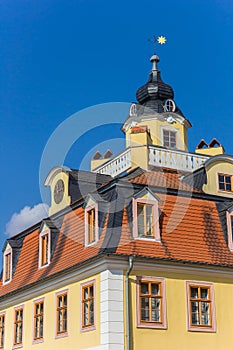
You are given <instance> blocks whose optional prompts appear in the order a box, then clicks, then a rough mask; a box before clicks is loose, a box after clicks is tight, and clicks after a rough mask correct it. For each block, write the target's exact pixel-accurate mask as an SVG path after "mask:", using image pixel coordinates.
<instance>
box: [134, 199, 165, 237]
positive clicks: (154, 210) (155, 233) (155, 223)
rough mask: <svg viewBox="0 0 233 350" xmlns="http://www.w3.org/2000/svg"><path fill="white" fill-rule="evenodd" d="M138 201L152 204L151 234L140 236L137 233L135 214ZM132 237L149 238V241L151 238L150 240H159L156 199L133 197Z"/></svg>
mask: <svg viewBox="0 0 233 350" xmlns="http://www.w3.org/2000/svg"><path fill="white" fill-rule="evenodd" d="M138 203H142V204H145V205H151V206H152V219H153V222H152V225H153V227H152V230H153V236H143V237H140V236H139V235H138V215H137V205H138ZM133 237H134V238H135V239H141V240H149V241H151V240H152V241H158V242H160V240H161V237H160V229H159V207H158V201H157V200H156V199H155V200H151V199H147V198H133Z"/></svg>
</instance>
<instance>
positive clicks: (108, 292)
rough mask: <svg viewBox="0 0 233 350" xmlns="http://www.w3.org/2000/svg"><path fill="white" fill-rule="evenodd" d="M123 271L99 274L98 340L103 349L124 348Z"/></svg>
mask: <svg viewBox="0 0 233 350" xmlns="http://www.w3.org/2000/svg"><path fill="white" fill-rule="evenodd" d="M123 281H124V279H123V271H120V270H106V271H104V272H101V275H100V341H101V346H103V349H107V350H124V304H123V293H124V288H123V287H124V286H123Z"/></svg>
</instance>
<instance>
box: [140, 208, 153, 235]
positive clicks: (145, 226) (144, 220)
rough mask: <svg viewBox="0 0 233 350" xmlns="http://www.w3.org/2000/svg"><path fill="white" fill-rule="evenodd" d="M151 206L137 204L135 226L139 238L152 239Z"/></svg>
mask: <svg viewBox="0 0 233 350" xmlns="http://www.w3.org/2000/svg"><path fill="white" fill-rule="evenodd" d="M153 211H154V210H153V204H148V203H142V202H137V226H138V236H139V237H153V235H154V226H153V221H154V215H153V214H154V213H153Z"/></svg>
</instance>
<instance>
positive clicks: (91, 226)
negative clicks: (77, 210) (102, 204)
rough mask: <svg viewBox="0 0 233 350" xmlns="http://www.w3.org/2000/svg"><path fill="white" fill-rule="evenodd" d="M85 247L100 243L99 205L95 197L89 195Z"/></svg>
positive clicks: (86, 211) (86, 207)
mask: <svg viewBox="0 0 233 350" xmlns="http://www.w3.org/2000/svg"><path fill="white" fill-rule="evenodd" d="M84 209H85V246H90V245H93V244H95V243H96V242H98V240H99V232H98V204H97V201H96V198H95V197H94V196H93V195H90V194H88V195H87V198H86V201H85V204H84Z"/></svg>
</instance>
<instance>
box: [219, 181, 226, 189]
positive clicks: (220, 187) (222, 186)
mask: <svg viewBox="0 0 233 350" xmlns="http://www.w3.org/2000/svg"><path fill="white" fill-rule="evenodd" d="M219 189H220V190H225V185H224V183H221V182H220V183H219Z"/></svg>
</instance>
